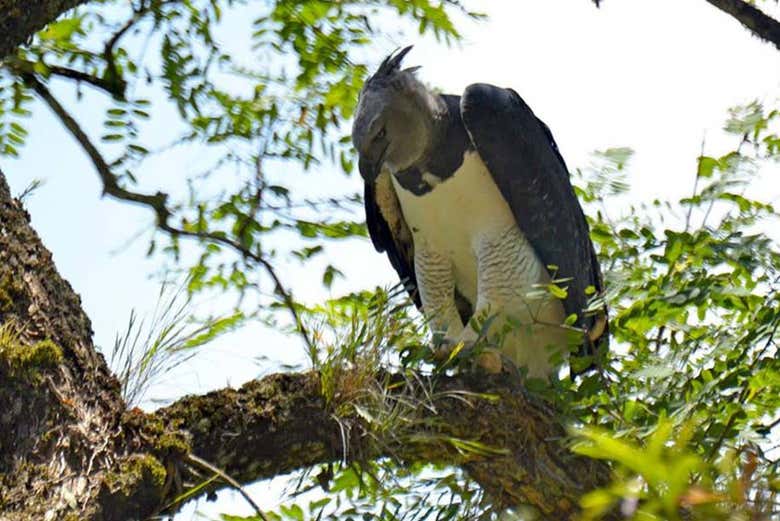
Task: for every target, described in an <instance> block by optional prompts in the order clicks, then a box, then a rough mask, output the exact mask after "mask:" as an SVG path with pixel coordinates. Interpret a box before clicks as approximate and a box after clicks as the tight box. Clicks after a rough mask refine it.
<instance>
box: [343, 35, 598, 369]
mask: <svg viewBox="0 0 780 521" xmlns="http://www.w3.org/2000/svg"><path fill="white" fill-rule="evenodd" d="M410 50H411V46H410V47H406V48H405V49H403V50H401V51H400V52H398V53H395V54H391V55H390V56H388V57H387V58H386V59H385V60H384V61H383V62H382V63H381V65H380V66H379V68H378V70H377V71H376V72H375V73H374V74H373V75H372V76H371V77H369V78H368V79H367V80H366V83H365V85H364V87H363V89H362V90H361V93H360V98H359V101H358V106H357V111H356V115H355V121H354V126H353V129H352V140H353V144H354V146H355V148H356V149H357V151H358V154H359V170H360V174H361V176H362V178H363V180H364V182H365V210H366V222H367V226H368V231H369V234H370V236H371V239H372V241H373V244H374V246H375V247H376V249H377V250H378V251H380V252H386V253H387V256H388V257H389V258H390V262H391V263H392V265H393V267H394V268H395V270H396V271H397V272H398V275H399V276H400V278H401V280H402V281H403V282H404V283H405V285H406V288H407V290H409V292H410V294H411V296H412V297H413V298H414V300H415V303H416V304H417V306H418V307H419V308H421V310H422V312H423V314H424V315H425V316H426V318H427V319H429V321H430V325H431V328H432V330H433V331H434V332H440V333H443V334H444V338H445V339H446V340H447V341H448V343H449V344H450V345H455V344H457V343H459V342H464V343H467V344H469V343H471V342H473V341H475V340H476V339H477V337H478V334H477V331H476V328H475V327H472V326H473V325H474V322H471V319H472V317H475V318H477V319H480V318H481V319H483V320H484V319H486V318H487V317H493V318H491V319H490V322H487V324H488V326H487V330H488V333H487V337H488V339H489V340H490V339H494V340H495V341H496V342H500V346H498V347H499V349H500V352H501V353H502V354H503V355H505V356H506V357H508V358H509V359H510V360H511V361H512V362H513V363H514V364H516V365H517V366H518V367H525V368H527V370H528V374H529V376H532V377H546V376H549V374H550V373H551V371H552V370H553V369H554V367H555V365H554V362H553V360H560V356H561V355H563V356H565V355H567V354H568V352H569V350H570V348H571V346H570V345H569V341H568V340H567V339H570V338H571V336H572V335H571V331H572V329H574V328H577V329H579V330H580V331H581V336H580V337H579V338H578V340H576V343H578V344H579V343H581V344H582V347H581V348H580V352H581V353H592V352H593V349H594V346H596V345H598V344H600V343H601V342H602V341H604V342H605V341H606V329H607V328H606V314H605V310H601V311H600V312H598V313H596V314H586V313H583V310H584V308H585V307H586V304H587V300H588V298H589V295H593V294H594V293H595V294H598V293H600V292H601V291H602V286H603V283H602V278H601V272H600V269H599V265H598V261H597V259H596V255H595V253H594V249H593V244H592V243H591V240H590V237H589V233H588V224H587V221H586V220H585V216H584V214H583V211H582V208H581V207H580V204H579V202H578V200H577V197H576V195H575V193H574V190H573V188H572V186H571V183H570V181H569V173H568V170H567V168H566V164H565V163H564V161H563V158H562V157H561V154H560V152H559V151H558V147H557V145H556V143H555V141H554V140H553V137H552V134H551V133H550V130H549V128H548V127H547V126H546V125H545V124H544V123H543V122H542V121H541V120H539V119H538V118H537V117H536V116H535V115H534V113H533V112H532V111H531V109H530V108H529V107H528V106H527V105H526V104H525V102H524V101H523V100H522V98H520V96H519V95H518V94H517V93H516V92H515V91H513V90H511V89H503V88H499V87H495V86H493V85H488V84H481V83H477V84H473V85H470V86H469V87H467V88H466V90H465V91H464V92H463V95H462V96H455V95H446V94H445V95H441V94H436V93H434V92H431V91H430V90H429V89H428V88H426V87H425V85H423V84H422V83H421V82H420V81H419V80H418V79H417V78H416V77H415V74H414V73H415V70H416V69H417V68H411V69H403V70H402V69H401V61H402V59H403V58H404V56H405V55H406V54H407V53H408V52H409V51H410ZM553 280H556V281H560V282H559V283H558V284H557V285H558V286H560V287H561V288H562V289H565V292H566V296H565V298H560V297H562V295H561V293H560V292H558V298H556V297H554V296H551V295H550V293H549V292H548V291H545V290H544V288H549V286H550V284H551V281H553ZM571 314H576V316H577V318H576V320H574V321H573V322H572V319H569V320H568V321H567V320H566V319H567V317H569V316H570V315H571ZM496 318H498V319H496ZM565 322H566V325H565V326H564V323H565ZM507 325H509V326H511V327H506V326H507ZM575 331H576V329H575ZM482 333H484V331H482ZM556 353H557V354H558V356H556Z"/></svg>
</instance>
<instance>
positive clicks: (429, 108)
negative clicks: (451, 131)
mask: <svg viewBox="0 0 780 521" xmlns="http://www.w3.org/2000/svg"><path fill="white" fill-rule="evenodd" d="M411 49H412V46H409V47H406V48H404V49H402V50H401V51H399V52H397V53H393V54H391V55H390V56H388V57H387V58H385V59H384V60H383V61H382V63H381V64H380V65H379V68H378V69H377V71H376V72H375V73H374V74H373V75H372V76H371V77H369V78H368V79H367V80H366V83H365V85H364V86H363V89H362V90H361V91H360V98H359V100H358V106H357V111H356V113H355V122H354V124H353V126H352V143H353V144H354V145H355V148H356V149H357V152H358V155H359V163H358V167H359V170H360V175H361V176H362V177H363V179H364V180H365V181H366V182H373V181H374V180H375V179H376V177H377V176H378V175H379V173H380V172H381V171H382V167H383V165H386V166H387V167H388V168H389V169H390V171H391V172H400V171H402V170H405V169H407V168H409V167H411V166H413V165H415V164H417V163H418V162H419V161H420V160H421V159H422V158H423V157H424V155H425V153H426V151H427V150H428V149H429V148H430V146H431V142H432V139H433V135H434V126H435V121H436V116H437V112H438V111H440V110H441V108H440V106H439V105H440V102H439V101H438V99H437V97H436V96H434V95H433V94H432V93H430V92H429V91H428V89H427V88H426V87H425V86H424V85H423V84H422V83H421V82H420V81H418V80H417V78H416V77H415V76H414V71H415V70H417V68H418V67H413V68H408V69H403V70H402V69H401V61H402V60H403V58H404V56H406V54H407V53H408V52H409V51H410V50H411Z"/></svg>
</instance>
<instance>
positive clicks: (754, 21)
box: [707, 0, 780, 49]
mask: <svg viewBox="0 0 780 521" xmlns="http://www.w3.org/2000/svg"><path fill="white" fill-rule="evenodd" d="M707 2H709V3H710V4H712V5H714V6H715V7H717V8H718V9H720V10H721V11H723V12H724V13H728V14H730V15H731V16H733V17H734V18H736V19H737V20H739V22H740V23H741V24H742V25H744V26H745V27H746V28H747V29H748V30H749V31H750V32H752V33H753V34H754V35H756V36H758V37H759V38H761V39H762V40H766V41H768V42H771V43H773V44H775V47H777V48H778V49H780V22H778V21H777V20H775V19H774V18H772V17H771V16H769V15H768V14H766V13H764V12H763V11H762V10H760V9H759V8H758V7H755V6H753V5H750V4H749V3H747V2H744V1H743V0H707Z"/></svg>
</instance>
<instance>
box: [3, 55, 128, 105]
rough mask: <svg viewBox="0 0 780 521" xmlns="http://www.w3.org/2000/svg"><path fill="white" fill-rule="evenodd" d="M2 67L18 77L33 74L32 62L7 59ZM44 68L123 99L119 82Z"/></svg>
mask: <svg viewBox="0 0 780 521" xmlns="http://www.w3.org/2000/svg"><path fill="white" fill-rule="evenodd" d="M4 65H5V66H7V67H8V68H9V69H11V70H12V71H14V72H15V73H16V74H18V75H20V76H21V75H24V74H29V75H32V74H33V73H34V72H35V69H34V64H33V63H32V62H29V61H27V60H22V59H19V58H17V57H9V58H8V59H7V60H6V61H5V62H4ZM46 68H47V69H48V71H49V73H50V74H53V75H55V76H60V77H62V78H68V79H71V80H75V81H77V82H83V83H87V84H89V85H91V86H93V87H95V88H97V89H100V90H102V91H105V92H107V93H108V94H110V95H112V96H113V97H115V98H117V99H124V87H123V85H122V83H121V82H116V81H109V80H106V79H104V78H99V77H97V76H95V75H93V74H89V73H87V72H83V71H78V70H75V69H70V68H68V67H62V66H60V65H46Z"/></svg>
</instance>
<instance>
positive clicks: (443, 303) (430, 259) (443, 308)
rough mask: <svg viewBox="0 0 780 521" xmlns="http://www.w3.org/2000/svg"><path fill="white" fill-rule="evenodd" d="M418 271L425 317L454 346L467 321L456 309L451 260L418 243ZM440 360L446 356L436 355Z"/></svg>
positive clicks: (435, 332)
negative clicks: (463, 319) (464, 322)
mask: <svg viewBox="0 0 780 521" xmlns="http://www.w3.org/2000/svg"><path fill="white" fill-rule="evenodd" d="M414 270H415V273H416V275H417V288H418V289H419V291H420V300H421V301H422V308H423V313H424V315H425V318H426V319H427V320H428V323H429V327H430V329H431V332H432V333H433V334H434V335H440V336H443V337H444V341H445V345H448V346H452V345H454V344H453V343H452V342H453V340H454V339H456V338H458V337H459V336H460V334H461V333H462V331H463V321H462V320H461V319H460V315H459V314H458V309H457V307H456V306H455V276H454V273H453V269H452V263H451V262H450V260H449V259H448V258H447V257H445V256H444V255H441V254H440V253H438V252H436V251H434V250H432V249H430V248H426V245H425V244H417V243H416V244H415V254H414ZM436 354H437V357H439V356H446V353H436Z"/></svg>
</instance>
